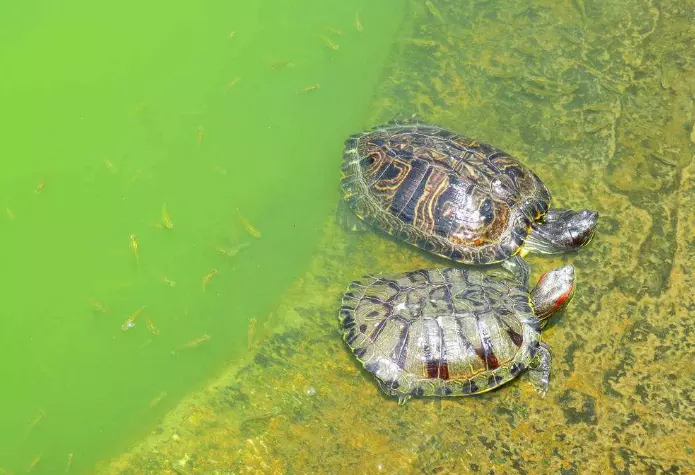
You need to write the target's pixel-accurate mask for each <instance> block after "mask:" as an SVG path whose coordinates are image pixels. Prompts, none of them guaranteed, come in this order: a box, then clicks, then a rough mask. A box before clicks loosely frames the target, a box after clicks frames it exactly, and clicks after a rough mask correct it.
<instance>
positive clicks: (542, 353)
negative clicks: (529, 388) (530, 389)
mask: <svg viewBox="0 0 695 475" xmlns="http://www.w3.org/2000/svg"><path fill="white" fill-rule="evenodd" d="M551 360H552V355H551V353H550V347H549V346H548V345H546V344H545V343H541V344H540V346H539V347H538V350H537V351H536V355H535V356H534V357H533V361H532V362H531V364H530V365H529V369H528V375H529V378H530V380H531V384H533V386H534V387H535V388H536V391H538V393H539V394H540V395H541V397H544V396H545V393H547V392H548V384H549V382H550V362H551Z"/></svg>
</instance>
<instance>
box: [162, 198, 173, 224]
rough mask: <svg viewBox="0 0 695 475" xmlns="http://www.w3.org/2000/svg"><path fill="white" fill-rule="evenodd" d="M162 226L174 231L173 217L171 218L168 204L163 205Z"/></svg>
mask: <svg viewBox="0 0 695 475" xmlns="http://www.w3.org/2000/svg"><path fill="white" fill-rule="evenodd" d="M162 225H163V226H164V227H165V228H167V229H174V222H173V221H172V220H171V216H169V211H167V205H166V203H164V204H163V205H162Z"/></svg>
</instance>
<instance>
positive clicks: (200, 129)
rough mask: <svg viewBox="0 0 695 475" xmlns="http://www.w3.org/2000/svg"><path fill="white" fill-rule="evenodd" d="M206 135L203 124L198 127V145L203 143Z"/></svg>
mask: <svg viewBox="0 0 695 475" xmlns="http://www.w3.org/2000/svg"><path fill="white" fill-rule="evenodd" d="M204 136H205V129H204V128H203V127H202V126H201V127H198V138H197V140H198V145H200V144H201V143H203V137H204Z"/></svg>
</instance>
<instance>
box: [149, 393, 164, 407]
mask: <svg viewBox="0 0 695 475" xmlns="http://www.w3.org/2000/svg"><path fill="white" fill-rule="evenodd" d="M165 397H167V392H166V391H161V392H160V393H159V394H157V395H156V396H155V397H154V398H152V400H151V401H150V409H152V408H154V407H155V406H157V405H159V403H160V402H162V400H163V399H164V398H165Z"/></svg>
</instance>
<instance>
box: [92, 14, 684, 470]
mask: <svg viewBox="0 0 695 475" xmlns="http://www.w3.org/2000/svg"><path fill="white" fill-rule="evenodd" d="M688 3H690V4H688ZM693 12H695V5H692V2H685V3H684V2H669V1H666V2H660V3H658V4H657V3H652V2H635V1H631V2H611V3H610V4H605V3H604V4H602V3H595V2H585V1H582V2H580V1H577V2H567V3H557V2H551V1H538V2H534V4H533V5H530V4H528V3H527V2H514V3H509V2H504V3H503V2H487V1H475V2H471V3H470V4H469V5H468V6H467V7H466V8H465V9H462V8H460V2H454V1H450V2H446V1H437V2H429V1H428V2H424V4H423V3H421V2H417V3H414V4H413V14H412V16H411V18H410V21H409V23H408V24H406V25H405V26H404V29H403V32H402V37H401V40H400V42H399V45H398V48H396V49H395V50H394V54H393V57H392V62H391V66H390V67H389V68H388V70H387V71H386V73H385V74H384V79H383V82H382V85H381V87H380V88H379V90H378V93H377V97H376V98H375V100H374V106H373V108H372V112H371V114H370V116H369V118H368V120H367V121H366V122H368V124H367V125H373V124H377V123H381V122H383V121H384V120H387V119H389V118H390V117H392V116H394V115H395V116H399V115H402V116H410V115H412V114H413V113H416V114H418V115H419V116H420V117H422V118H423V119H424V120H426V121H428V122H431V123H439V124H441V125H443V126H446V127H449V128H451V129H454V130H457V131H461V132H463V133H466V134H468V135H469V136H471V137H475V138H479V139H481V140H484V141H486V142H489V143H493V144H495V145H496V146H499V147H500V148H502V149H503V150H506V151H507V152H509V153H511V154H513V155H515V156H517V157H519V158H520V159H521V161H522V162H523V163H524V164H526V165H528V166H529V167H530V168H531V169H532V170H534V171H535V172H536V173H537V174H538V175H539V176H540V177H541V179H542V180H543V182H544V183H545V184H546V185H547V186H548V188H549V190H550V192H551V193H552V195H553V199H554V202H553V203H554V205H556V206H562V207H568V208H579V207H582V208H589V209H597V210H598V211H599V212H600V213H601V218H600V219H599V224H598V229H597V234H596V237H595V239H594V241H593V242H592V243H590V244H589V245H588V246H587V247H586V248H585V249H582V250H581V251H580V252H579V253H576V254H571V255H563V256H556V257H552V258H550V257H531V258H530V259H529V263H530V264H531V266H532V268H533V274H534V275H533V276H532V278H531V280H532V281H535V280H537V277H538V276H539V275H540V273H541V272H543V271H545V270H548V269H550V268H553V267H558V266H560V265H564V264H572V265H573V266H575V268H576V276H577V283H576V292H575V297H574V300H573V301H572V303H571V304H570V305H569V307H568V308H567V309H566V311H565V312H564V314H563V315H562V318H555V319H553V320H551V322H550V324H549V325H548V326H547V327H546V329H544V332H543V338H544V341H546V342H547V343H548V344H549V345H550V347H551V348H552V349H553V357H554V358H553V367H552V373H551V380H550V388H549V391H548V393H547V395H546V396H545V397H544V398H540V397H539V396H538V395H537V394H536V392H535V391H534V389H533V388H532V386H531V385H529V384H527V383H526V382H525V381H523V380H520V379H517V380H515V381H512V382H511V383H509V384H507V385H505V386H503V387H502V388H500V389H499V390H495V391H491V392H489V393H485V394H482V395H480V396H477V397H473V398H459V399H438V398H429V399H415V400H412V401H410V402H409V403H408V404H407V405H405V406H398V404H397V401H395V400H393V399H390V398H387V397H386V396H384V395H382V394H381V393H380V391H379V389H378V387H377V385H376V383H375V381H374V379H373V377H372V376H371V375H369V374H368V373H367V372H366V371H364V370H363V369H362V368H361V367H360V365H359V363H358V362H357V361H356V359H355V358H354V357H353V356H352V355H351V354H350V352H349V351H348V350H347V348H346V347H345V345H344V344H343V342H342V341H341V338H340V333H339V331H338V326H337V309H338V308H339V306H340V296H341V295H342V293H343V292H344V291H345V288H346V286H347V285H348V284H349V282H351V281H353V280H354V279H356V278H359V277H360V276H362V275H364V274H368V273H375V272H403V271H408V270H413V269H417V268H428V267H436V266H442V265H445V263H444V262H443V261H436V260H434V259H431V258H429V257H427V256H425V255H423V254H420V253H418V252H417V251H416V250H414V249H410V248H407V247H405V246H403V245H399V244H397V243H395V242H394V241H391V240H388V239H385V238H383V237H381V236H377V235H375V234H374V233H367V234H362V235H351V234H347V233H345V232H344V231H343V230H342V229H340V228H338V227H337V226H336V225H335V224H333V222H332V220H329V221H328V223H327V224H326V226H325V229H324V237H323V240H322V244H321V246H320V247H319V249H317V251H316V255H315V258H314V260H313V262H312V264H311V268H310V270H309V271H308V272H307V273H306V274H305V275H304V276H303V277H302V278H301V279H299V280H298V281H297V282H296V283H295V284H294V285H293V286H292V287H291V288H290V289H289V290H288V291H287V293H286V294H285V296H284V298H283V300H282V302H281V304H280V305H279V307H278V308H277V309H276V310H275V312H274V315H273V321H276V322H280V321H282V322H283V325H282V326H281V327H278V328H277V329H276V330H275V332H274V333H272V334H270V335H269V336H268V337H267V338H266V339H265V340H264V341H262V342H260V343H259V345H258V346H257V349H256V353H255V354H254V355H253V356H252V357H251V359H250V360H249V361H247V362H246V363H245V364H244V365H242V366H241V367H240V368H238V369H237V370H234V371H232V372H230V374H228V375H226V376H223V377H222V378H221V379H220V380H219V381H218V382H217V383H215V384H214V385H212V386H211V387H210V388H209V389H207V390H206V391H204V392H202V393H201V394H198V395H195V396H193V397H192V398H191V399H190V400H189V401H187V402H186V403H184V404H183V405H182V406H181V407H180V409H179V411H178V412H177V413H175V414H172V415H171V416H170V417H169V418H167V419H166V420H165V421H164V423H163V424H162V426H161V427H160V429H159V430H158V433H157V434H154V435H153V436H152V437H151V438H150V439H148V440H147V441H145V442H144V443H142V444H140V445H139V446H138V447H137V448H136V449H135V450H133V451H132V452H131V453H128V454H125V455H124V456H123V457H122V458H121V459H119V460H116V461H113V462H112V463H111V464H110V465H108V466H107V465H104V466H102V468H103V471H104V472H111V473H378V472H381V473H452V474H453V473H478V472H480V473H528V472H535V473H566V474H570V473H606V472H610V473H690V472H693V471H695V455H694V452H695V437H693V431H692V428H693V427H694V426H695V401H694V400H693V394H695V372H694V369H693V365H692V362H693V360H694V355H695V320H694V319H693V314H694V312H695V295H694V294H693V292H692V289H693V288H694V286H695V275H694V273H693V269H695V236H693V233H692V230H693V229H695V212H693V209H695V163H694V161H693V153H694V150H695V143H694V142H695V132H693V122H694V112H695V104H694V103H693V100H692V97H695V58H694V57H693V54H692V52H691V51H690V49H689V46H688V45H691V44H692V41H693V40H694V39H695V32H693V30H692V27H691V25H692V21H693V20H694V18H693V15H695V13H693ZM338 167H339V157H336V170H337V169H338ZM337 186H338V176H337V172H336V188H337ZM336 201H337V192H336Z"/></svg>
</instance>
